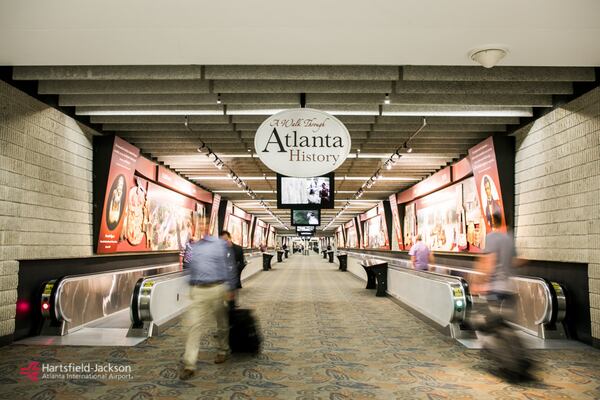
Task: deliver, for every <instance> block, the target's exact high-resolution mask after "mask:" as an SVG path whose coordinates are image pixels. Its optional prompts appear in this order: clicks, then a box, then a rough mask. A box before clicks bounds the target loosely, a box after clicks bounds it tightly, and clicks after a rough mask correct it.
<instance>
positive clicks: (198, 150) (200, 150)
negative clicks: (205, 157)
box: [185, 117, 206, 153]
mask: <svg viewBox="0 0 600 400" xmlns="http://www.w3.org/2000/svg"><path fill="white" fill-rule="evenodd" d="M185 123H186V126H187V117H185ZM205 149H206V143H204V142H203V141H202V140H201V141H200V146H198V148H197V149H196V151H197V152H198V153H202V152H203V151H204V150H205Z"/></svg>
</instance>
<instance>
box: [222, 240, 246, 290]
mask: <svg viewBox="0 0 600 400" xmlns="http://www.w3.org/2000/svg"><path fill="white" fill-rule="evenodd" d="M220 236H221V239H223V240H224V241H226V242H227V245H228V246H229V252H228V257H233V265H234V269H233V272H234V273H235V277H236V281H237V282H236V286H235V287H236V289H241V288H242V271H243V270H244V268H245V267H246V265H247V263H246V259H245V258H244V248H243V247H242V246H240V245H238V244H236V243H233V241H232V240H231V234H230V233H229V232H228V231H221V235H220Z"/></svg>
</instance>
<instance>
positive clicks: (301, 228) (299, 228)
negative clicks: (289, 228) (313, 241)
mask: <svg viewBox="0 0 600 400" xmlns="http://www.w3.org/2000/svg"><path fill="white" fill-rule="evenodd" d="M315 229H316V228H315V227H314V226H297V227H296V232H298V233H302V232H314V231H315Z"/></svg>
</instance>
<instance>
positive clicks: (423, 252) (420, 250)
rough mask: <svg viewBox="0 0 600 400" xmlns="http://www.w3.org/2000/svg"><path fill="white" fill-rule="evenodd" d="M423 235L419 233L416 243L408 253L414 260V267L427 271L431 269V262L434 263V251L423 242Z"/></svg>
mask: <svg viewBox="0 0 600 400" xmlns="http://www.w3.org/2000/svg"><path fill="white" fill-rule="evenodd" d="M422 239H423V238H422V236H421V235H420V234H419V235H417V238H416V243H415V244H413V246H412V247H411V248H410V251H409V252H408V255H409V256H410V260H411V261H412V267H413V269H415V270H417V271H427V270H428V269H429V263H433V262H434V259H433V253H431V251H430V250H429V248H428V247H427V245H426V244H425V243H423V240H422Z"/></svg>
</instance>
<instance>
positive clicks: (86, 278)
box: [18, 252, 262, 346]
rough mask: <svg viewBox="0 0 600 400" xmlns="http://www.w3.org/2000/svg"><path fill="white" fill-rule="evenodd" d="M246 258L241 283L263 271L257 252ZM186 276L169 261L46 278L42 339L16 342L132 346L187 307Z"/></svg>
mask: <svg viewBox="0 0 600 400" xmlns="http://www.w3.org/2000/svg"><path fill="white" fill-rule="evenodd" d="M245 256H246V260H247V261H248V265H247V266H246V268H245V269H244V271H243V273H242V277H241V278H242V281H244V280H246V279H248V278H249V277H250V276H252V275H254V274H256V273H257V272H259V271H260V270H261V268H260V267H261V261H262V258H261V253H256V252H250V253H246V254H245ZM189 273H190V272H189V271H188V270H181V266H180V265H179V263H171V264H165V265H157V266H151V267H140V268H133V269H123V270H113V271H106V272H99V273H92V274H81V275H69V276H64V277H61V278H57V279H53V280H50V281H48V282H46V283H45V284H44V285H43V290H42V294H41V296H40V309H41V313H42V316H43V318H44V322H43V325H42V329H41V332H40V335H39V336H33V337H28V338H26V339H23V340H20V341H19V342H18V343H21V344H46V345H84V346H85V345H93V346H102V345H106V346H135V345H137V344H139V343H141V342H142V341H144V340H146V339H147V338H148V337H151V336H156V335H159V334H160V333H161V332H163V331H164V330H165V329H166V328H167V327H169V326H170V325H172V324H173V323H174V322H175V321H176V319H177V317H179V316H180V315H181V314H182V313H183V312H184V311H185V310H186V308H187V307H188V306H189V304H190V299H189V296H188V291H189V286H188V276H189Z"/></svg>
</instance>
